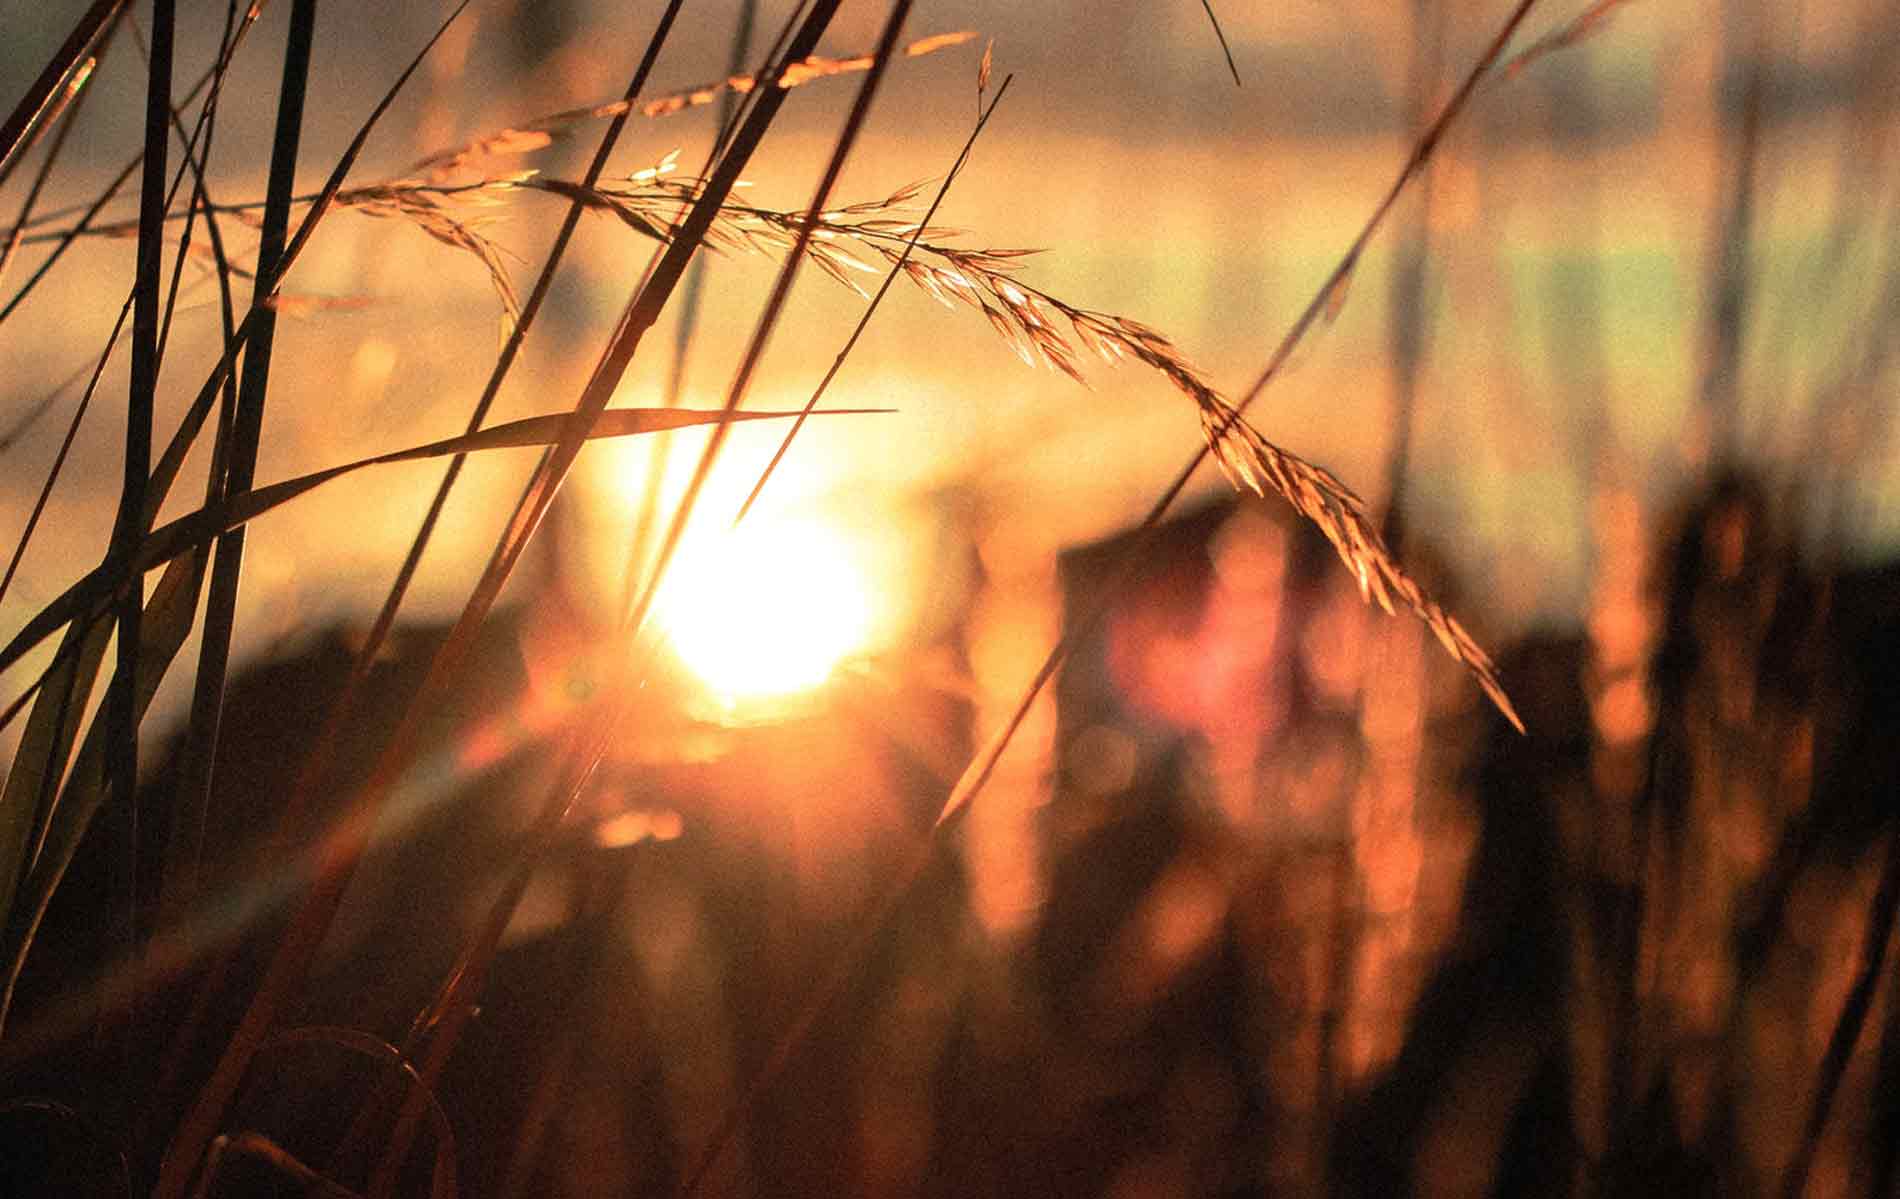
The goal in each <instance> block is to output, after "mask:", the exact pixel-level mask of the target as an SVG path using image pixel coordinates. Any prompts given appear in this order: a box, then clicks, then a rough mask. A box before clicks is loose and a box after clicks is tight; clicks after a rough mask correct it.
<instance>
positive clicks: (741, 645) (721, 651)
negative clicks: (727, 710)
mask: <svg viewBox="0 0 1900 1199" xmlns="http://www.w3.org/2000/svg"><path fill="white" fill-rule="evenodd" d="M854 549H855V547H854V546H853V544H852V543H851V541H850V540H849V539H848V538H846V537H845V536H844V535H843V534H842V533H841V532H840V531H839V530H838V529H837V528H836V527H835V526H833V525H831V524H829V523H827V522H825V521H823V520H819V519H816V518H798V517H780V518H770V519H762V520H759V521H757V522H748V523H746V524H744V525H741V526H740V527H739V528H738V529H736V530H732V531H730V532H725V533H722V534H720V535H718V536H714V537H707V538H702V539H697V541H696V544H695V545H694V546H693V548H692V549H690V550H684V551H683V552H682V556H681V558H680V559H679V560H678V561H677V562H676V563H675V564H674V567H673V569H672V570H670V571H669V572H668V574H667V580H666V584H665V586H664V587H662V589H661V592H660V595H659V597H658V602H657V605H656V615H657V617H658V619H659V623H660V625H661V627H662V628H663V629H664V630H665V633H666V635H667V638H668V640H669V641H670V642H671V643H672V646H673V650H674V653H675V654H676V655H677V656H678V657H679V659H680V661H681V662H683V663H684V664H685V665H686V667H687V668H688V669H689V670H690V671H692V673H693V674H694V675H695V676H697V678H698V679H699V680H700V682H701V683H702V684H703V685H704V686H705V687H706V688H707V689H708V690H709V691H710V692H711V693H712V694H713V696H714V697H715V698H716V699H718V700H720V701H721V702H722V703H723V704H725V705H726V706H727V707H734V706H738V705H742V704H745V703H747V702H750V701H758V700H770V699H778V698H783V697H788V696H792V695H796V694H798V693H800V692H804V691H809V690H811V689H812V688H815V687H818V686H819V685H821V684H823V683H824V682H825V681H826V680H827V679H829V678H830V677H831V675H832V672H833V671H834V670H836V669H837V667H838V664H839V663H840V662H842V661H844V660H845V659H846V658H849V657H851V656H852V655H853V654H856V653H860V652H862V651H864V650H865V649H866V648H867V647H868V645H869V642H870V640H871V636H872V630H873V623H874V622H873V610H872V600H871V589H870V586H869V584H868V581H867V578H866V575H865V572H864V570H863V568H862V565H861V564H860V562H859V561H858V559H857V556H856V554H855V553H854Z"/></svg>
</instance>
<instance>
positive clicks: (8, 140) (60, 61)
mask: <svg viewBox="0 0 1900 1199" xmlns="http://www.w3.org/2000/svg"><path fill="white" fill-rule="evenodd" d="M124 6H125V0H93V4H92V7H90V8H88V9H87V10H86V12H85V15H83V16H81V17H80V18H79V21H78V23H77V24H75V25H74V26H73V31H72V33H70V34H68V35H67V37H66V41H65V42H64V43H63V44H62V45H61V46H60V48H59V49H58V50H57V51H56V52H55V53H54V54H53V57H52V58H51V59H49V60H48V61H47V63H46V66H45V67H44V68H43V69H41V71H40V74H39V78H37V79H35V80H34V81H33V84H32V86H30V87H29V88H27V91H26V95H24V96H22V97H20V102H19V104H17V105H15V106H14V109H13V111H12V113H10V114H9V115H8V116H7V119H6V121H5V122H0V186H4V185H5V184H6V181H7V179H8V178H9V177H10V176H11V175H12V173H13V169H14V167H15V166H17V165H18V164H19V160H20V157H21V155H23V154H24V153H25V152H26V151H27V150H28V149H31V148H32V145H33V142H34V139H35V138H36V137H38V135H39V133H40V132H41V131H43V130H44V129H45V127H46V123H47V121H48V120H49V119H51V118H52V116H53V115H54V114H55V113H56V112H57V110H58V107H59V104H60V99H59V97H60V95H61V93H62V92H65V91H66V90H67V88H68V87H69V86H70V85H71V83H72V81H73V79H74V78H75V77H76V76H77V75H78V73H79V72H80V71H81V70H82V69H84V68H85V64H86V61H87V59H88V58H90V57H91V55H92V51H93V47H94V46H96V45H97V44H98V42H99V39H100V38H102V37H103V36H105V32H106V30H107V29H108V28H109V27H110V26H111V24H112V22H113V21H114V20H116V19H117V18H118V15H119V10H120V9H121V8H123V7H124Z"/></svg>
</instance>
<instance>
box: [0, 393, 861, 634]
mask: <svg viewBox="0 0 1900 1199" xmlns="http://www.w3.org/2000/svg"><path fill="white" fill-rule="evenodd" d="M890 411H892V410H891V409H888V408H826V409H822V410H820V412H819V413H818V415H823V416H866V415H873V414H883V413H888V412H890ZM798 415H799V413H798V412H796V411H785V412H764V411H761V412H731V413H729V412H726V411H724V410H720V409H696V408H613V409H609V410H608V411H606V412H603V413H601V415H600V419H599V420H598V421H597V422H596V423H595V424H594V427H593V428H592V429H590V430H588V432H587V433H586V434H585V437H584V440H588V441H597V440H601V439H604V438H613V437H632V436H638V435H640V434H645V433H655V432H658V431H660V430H663V429H685V428H691V427H693V426H696V425H722V424H726V423H728V422H733V421H755V420H786V419H791V418H795V417H797V416H798ZM572 424H573V417H572V416H571V415H570V414H567V413H561V414H558V415H555V416H531V417H527V418H525V419H523V420H517V421H509V422H508V423H507V424H502V425H495V426H492V427H491V428H487V429H482V430H480V431H478V432H475V433H469V434H465V435H463V436H461V437H450V438H448V439H446V440H444V441H432V442H430V443H428V444H427V445H419V446H411V447H410V448H408V449H403V450H393V451H391V452H389V453H387V454H377V455H375V456H374V457H371V458H360V459H358V460H356V461H355V462H346V463H344V464H343V465H341V466H332V467H328V468H326V469H324V470H319V471H314V472H312V473H310V474H307V475H299V476H297V477H296V478H294V479H286V480H284V481H283V482H281V483H272V484H270V485H269V486H267V487H260V488H257V489H255V490H252V491H246V492H242V493H239V494H235V495H229V496H227V497H225V499H224V500H223V501H222V502H221V503H219V504H215V505H212V506H210V507H205V508H199V509H197V510H196V511H194V512H188V513H186V514H185V515H183V516H181V517H178V518H177V519H176V520H173V521H170V522H168V523H167V524H165V525H162V526H160V527H159V528H157V529H154V530H153V531H152V532H151V534H150V535H149V536H147V537H146V539H145V540H144V542H143V543H141V544H140V546H139V548H138V550H137V552H136V553H135V554H134V555H133V557H132V561H131V563H130V567H129V569H127V568H126V567H124V566H121V565H119V564H116V563H115V564H110V565H105V566H99V567H97V568H95V569H93V570H92V571H90V572H89V573H87V574H86V575H85V576H84V577H82V578H81V579H80V580H79V581H78V582H76V583H74V584H73V585H72V586H71V587H68V588H67V589H66V590H65V591H63V592H61V593H60V594H59V596H57V597H56V598H55V599H54V600H53V601H52V602H51V603H49V604H48V605H46V606H45V607H44V608H42V609H40V611H39V612H38V613H37V614H35V615H34V617H33V618H32V619H31V620H29V621H28V622H27V624H26V627H25V628H23V629H22V630H21V631H20V632H19V633H18V634H16V635H15V637H14V639H13V640H12V641H10V642H8V643H7V646H6V647H5V648H4V649H0V671H4V670H6V669H8V668H10V667H11V666H13V665H14V664H15V663H17V662H18V661H19V660H20V658H21V657H22V656H24V655H25V654H27V653H29V652H30V651H31V650H32V649H33V647H34V646H36V645H38V644H39V643H40V642H41V641H43V640H45V639H46V638H47V637H48V636H50V635H51V634H52V633H53V632H54V631H55V630H57V629H59V628H61V627H62V626H64V625H66V624H67V623H68V622H70V621H72V620H74V619H76V618H77V617H79V616H81V615H82V614H85V613H89V612H94V611H97V610H99V609H100V608H101V607H103V606H104V605H105V604H106V603H107V602H108V600H109V599H110V597H111V596H112V595H113V594H115V593H116V592H117V591H118V590H119V588H121V587H123V586H125V584H126V581H127V579H128V578H129V577H131V575H132V574H134V573H138V572H143V571H146V570H150V569H152V568H153V567H155V566H158V565H161V564H162V563H164V562H167V561H169V560H170V559H172V558H176V557H177V556H178V555H179V554H182V553H186V552H188V551H190V550H193V549H197V548H199V547H201V546H203V545H206V544H208V543H209V542H210V541H211V540H212V539H213V538H215V537H217V536H219V535H220V534H222V533H225V532H228V531H229V530H231V529H235V528H238V527H240V526H241V525H244V524H246V523H248V522H250V521H253V520H256V519H257V518H258V517H260V516H262V515H264V514H265V513H267V512H270V511H271V510H273V509H275V508H280V507H282V506H283V505H285V504H287V503H289V502H290V501H292V500H294V499H296V498H297V497H299V496H301V495H304V494H306V493H308V492H310V491H314V490H315V489H316V488H318V487H321V486H322V485H323V484H325V483H328V482H330V481H331V480H332V479H340V478H342V477H343V476H344V475H348V474H353V473H355V472H356V471H359V470H364V469H366V468H368V467H372V466H386V465H389V464H390V463H394V462H415V461H420V460H423V459H427V458H446V457H449V456H450V455H452V454H469V453H475V452H478V451H486V450H506V449H522V448H526V447H532V446H539V447H547V446H553V445H558V444H560V443H561V441H562V439H563V438H564V437H567V436H569V435H570V433H571V429H572Z"/></svg>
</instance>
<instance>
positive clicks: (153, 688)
mask: <svg viewBox="0 0 1900 1199" xmlns="http://www.w3.org/2000/svg"><path fill="white" fill-rule="evenodd" d="M203 572H204V558H203V552H202V551H200V552H199V553H198V554H196V555H194V556H192V557H189V558H179V559H177V560H175V561H174V562H173V563H172V564H171V565H170V566H169V567H167V568H166V570H165V573H164V575H163V576H162V577H161V578H160V579H159V581H158V586H157V587H155V588H153V590H152V596H151V599H150V601H149V602H148V603H147V605H146V607H147V608H148V609H149V611H148V613H146V614H147V615H148V616H149V619H147V620H143V621H141V622H140V631H141V633H142V634H143V635H144V637H145V640H144V642H143V643H142V644H141V645H140V646H139V647H138V651H137V653H136V654H135V655H133V658H134V663H135V669H136V671H137V674H136V676H135V678H134V679H133V680H131V683H130V685H128V686H124V688H123V689H124V690H125V691H126V692H127V693H128V694H129V695H130V697H131V700H132V711H131V713H130V715H131V717H132V719H133V720H135V721H136V720H137V719H139V718H141V717H143V716H144V714H145V711H146V709H147V708H148V707H149V706H150V705H151V702H152V696H153V695H155V694H156V693H157V691H158V685H159V683H160V682H161V681H162V680H163V678H164V675H165V671H166V670H167V669H168V668H169V667H170V666H171V662H172V659H173V658H174V657H175V656H176V655H177V653H178V650H179V647H181V646H182V645H183V644H184V642H185V638H186V637H187V636H188V635H189V634H190V632H191V626H192V623H193V617H194V616H195V615H196V612H197V607H198V584H199V582H200V580H201V579H202V578H203ZM113 685H114V686H119V685H120V683H119V680H118V679H117V678H116V677H115V678H114V680H113ZM110 742H111V713H110V712H109V711H105V710H102V711H101V712H100V713H98V714H97V715H95V716H94V717H93V721H92V724H91V727H89V728H88V729H87V731H86V736H85V740H84V741H83V742H82V743H81V745H80V748H79V754H78V756H77V758H75V759H74V762H73V768H72V774H71V777H69V778H68V779H67V781H66V785H65V787H64V788H62V789H61V791H60V793H59V801H58V803H57V804H56V805H55V806H54V807H53V809H52V812H51V813H50V815H49V820H48V824H47V827H46V830H45V836H44V843H43V845H42V846H41V848H40V850H39V853H38V854H37V855H36V856H35V858H34V861H33V864H32V867H31V869H30V870H28V871H27V872H26V874H25V877H24V878H22V880H21V881H20V884H19V887H18V896H17V901H16V902H15V903H14V904H13V905H12V908H11V910H10V911H9V912H8V914H7V920H6V924H5V926H4V928H3V929H0V971H4V977H3V978H0V1028H3V1027H4V1026H5V1023H6V1013H7V1008H8V1006H9V1005H10V1003H11V1001H12V997H13V988H14V985H15V984H16V983H17V982H18V981H19V976H20V969H21V967H22V966H23V965H24V964H25V961H26V955H27V952H28V950H29V949H31V948H32V944H33V937H34V934H35V933H36V932H37V931H38V929H39V924H40V920H41V919H42V918H43V917H44V916H45V914H46V905H47V904H48V903H50V902H51V901H52V897H53V891H54V889H55V888H57V887H58V886H59V882H60V880H61V879H62V878H63V877H65V874H66V868H67V867H68V866H70V865H71V864H72V859H73V854H74V853H75V852H77V850H78V848H79V842H80V839H81V838H82V837H84V836H85V833H86V829H87V828H89V827H90V826H91V824H92V819H93V816H94V815H95V814H96V813H97V812H98V811H99V808H100V806H101V805H102V804H103V803H105V802H107V799H108V796H107V788H108V785H109V780H110V773H109V772H110V769H111V762H110V760H109V755H110V753H111V750H112V746H111V743H110Z"/></svg>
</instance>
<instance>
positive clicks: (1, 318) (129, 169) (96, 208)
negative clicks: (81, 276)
mask: <svg viewBox="0 0 1900 1199" xmlns="http://www.w3.org/2000/svg"><path fill="white" fill-rule="evenodd" d="M264 3H265V0H257V2H256V3H253V4H252V5H251V6H250V7H249V8H247V9H246V10H245V13H244V16H243V19H242V20H241V21H240V22H239V24H238V28H237V33H236V34H235V35H234V36H233V37H232V38H231V39H230V42H229V44H228V46H227V48H226V50H225V52H224V55H223V56H222V57H221V58H220V59H219V61H218V62H217V63H215V64H213V65H212V66H211V67H210V68H209V69H207V70H206V71H205V73H204V74H203V75H201V76H200V77H199V79H198V82H197V83H196V84H194V85H193V86H192V88H191V90H190V91H189V92H187V93H186V94H185V96H184V98H183V100H182V101H180V103H181V104H189V103H191V101H192V100H193V99H195V98H196V97H197V95H198V93H199V92H201V91H203V90H204V89H205V87H206V85H208V84H210V83H211V82H212V81H213V80H214V79H222V77H223V72H224V69H225V68H226V67H227V66H229V65H230V61H231V56H232V55H233V54H235V53H236V52H237V47H238V43H239V42H241V41H242V40H243V38H244V34H245V33H247V32H248V31H249V30H250V28H251V26H253V25H255V24H256V23H257V18H258V16H259V15H260V14H261V13H262V12H263V10H264ZM144 161H145V154H144V152H143V151H141V152H140V153H138V154H135V155H133V156H132V159H131V161H129V162H127V163H126V164H125V165H124V166H123V167H121V168H119V172H118V174H116V175H114V176H113V177H112V179H111V180H110V181H109V182H108V183H107V184H106V185H105V187H104V188H102V189H100V192H99V194H98V195H97V196H95V197H94V198H93V199H92V201H91V202H90V203H89V204H86V205H82V206H81V210H82V211H81V215H80V218H79V221H78V223H77V224H75V225H74V226H73V227H72V228H70V229H67V230H65V231H64V232H62V233H61V234H60V235H59V236H58V238H57V243H58V244H56V245H55V246H54V247H53V249H52V251H51V252H50V253H48V254H47V256H46V257H45V258H44V259H43V260H42V261H41V262H40V264H39V265H38V266H37V267H35V268H34V270H33V274H32V275H31V276H29V277H28V278H27V280H26V282H25V283H22V284H21V285H20V290H19V291H17V292H15V293H14V294H13V298H12V299H10V300H8V301H7V302H6V305H5V306H4V307H0V323H4V322H5V321H6V319H7V318H8V317H10V316H12V315H13V313H14V310H15V309H17V308H19V306H20V305H21V304H23V303H25V302H26V298H27V296H29V295H31V294H32V292H33V289H34V288H35V287H36V286H38V284H39V282H40V280H42V279H44V278H46V276H47V275H49V274H50V273H52V270H53V267H54V266H55V265H57V264H58V262H59V260H60V258H61V257H63V256H64V255H65V253H66V251H67V250H69V249H71V248H72V245H73V243H74V242H75V241H77V240H78V239H79V238H80V237H82V236H84V235H85V234H86V233H87V232H88V231H90V230H91V229H92V228H93V227H94V226H93V223H92V222H93V221H94V220H95V219H96V218H97V217H98V215H99V214H100V213H101V212H103V211H105V208H106V205H108V204H110V203H112V201H113V199H114V198H115V197H116V196H117V195H118V194H119V189H120V188H122V187H124V186H125V184H126V181H127V180H128V179H130V178H131V177H132V173H133V172H134V171H136V170H138V169H139V165H140V164H141V163H143V162H144ZM69 211H71V210H63V211H55V212H49V213H46V214H44V215H43V216H42V218H41V219H42V220H54V219H57V218H59V217H61V216H65V215H68V214H69ZM14 232H15V231H14V230H9V231H8V236H9V237H11V236H13V234H14ZM24 240H28V241H30V240H33V239H32V238H26V239H24Z"/></svg>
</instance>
